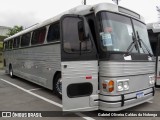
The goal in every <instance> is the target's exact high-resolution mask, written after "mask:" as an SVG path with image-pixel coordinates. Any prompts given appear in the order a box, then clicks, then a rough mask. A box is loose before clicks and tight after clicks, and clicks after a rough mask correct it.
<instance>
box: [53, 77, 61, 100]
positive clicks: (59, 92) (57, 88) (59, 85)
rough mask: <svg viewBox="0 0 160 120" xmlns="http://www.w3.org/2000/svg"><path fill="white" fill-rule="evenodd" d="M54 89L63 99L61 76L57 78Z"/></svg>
mask: <svg viewBox="0 0 160 120" xmlns="http://www.w3.org/2000/svg"><path fill="white" fill-rule="evenodd" d="M53 87H54V92H55V94H56V95H57V96H58V97H59V98H61V99H62V78H61V75H60V74H58V75H57V76H56V78H55V82H54V86H53Z"/></svg>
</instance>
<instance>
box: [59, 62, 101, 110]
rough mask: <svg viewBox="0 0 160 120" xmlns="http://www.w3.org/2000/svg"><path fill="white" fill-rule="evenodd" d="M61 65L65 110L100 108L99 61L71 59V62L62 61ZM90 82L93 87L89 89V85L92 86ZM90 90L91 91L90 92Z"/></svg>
mask: <svg viewBox="0 0 160 120" xmlns="http://www.w3.org/2000/svg"><path fill="white" fill-rule="evenodd" d="M61 66H62V79H63V81H62V83H63V84H62V94H63V99H62V103H63V110H64V111H88V110H97V109H98V92H97V90H98V62H97V61H70V62H62V65H61ZM65 66H66V67H65ZM88 83H89V84H90V85H91V86H92V88H90V89H89V90H88V87H90V85H89V84H88ZM85 84H86V85H85ZM87 84H88V85H87ZM84 86H86V87H84ZM76 88H77V89H76ZM70 89H71V90H70ZM85 89H86V90H85ZM88 91H91V92H89V93H88Z"/></svg>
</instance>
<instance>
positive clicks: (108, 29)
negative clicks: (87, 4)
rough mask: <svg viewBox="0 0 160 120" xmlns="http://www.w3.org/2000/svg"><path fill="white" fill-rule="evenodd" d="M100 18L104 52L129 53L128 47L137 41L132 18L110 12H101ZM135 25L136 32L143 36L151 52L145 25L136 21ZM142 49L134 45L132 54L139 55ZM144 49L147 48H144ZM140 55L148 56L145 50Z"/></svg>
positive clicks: (134, 21)
mask: <svg viewBox="0 0 160 120" xmlns="http://www.w3.org/2000/svg"><path fill="white" fill-rule="evenodd" d="M98 17H99V23H100V26H101V27H100V37H101V48H102V49H103V51H112V52H127V49H128V47H129V46H130V45H131V44H132V42H134V41H135V39H134V38H135V35H134V30H133V25H132V21H131V18H129V17H126V16H123V15H119V14H115V13H109V12H100V13H99V14H98ZM133 24H134V27H135V30H136V31H137V32H139V34H141V35H140V38H141V39H142V40H143V42H144V43H145V44H146V46H147V47H148V48H149V50H151V49H150V44H149V39H148V35H147V29H146V28H145V25H144V24H143V23H141V22H139V21H136V20H133ZM137 47H139V48H137ZM142 47H143V46H142ZM142 47H140V46H139V45H138V44H134V46H133V49H132V51H131V52H132V53H138V49H142ZM143 49H145V48H144V47H143ZM140 53H146V54H148V53H147V52H146V51H145V50H143V51H142V50H140Z"/></svg>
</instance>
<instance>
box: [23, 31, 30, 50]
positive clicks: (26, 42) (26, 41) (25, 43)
mask: <svg viewBox="0 0 160 120" xmlns="http://www.w3.org/2000/svg"><path fill="white" fill-rule="evenodd" d="M30 37H31V33H27V34H24V35H22V38H21V47H26V46H29V42H30Z"/></svg>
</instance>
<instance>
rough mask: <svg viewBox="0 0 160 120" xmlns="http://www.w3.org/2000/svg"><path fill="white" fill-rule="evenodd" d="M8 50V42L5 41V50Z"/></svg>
mask: <svg viewBox="0 0 160 120" xmlns="http://www.w3.org/2000/svg"><path fill="white" fill-rule="evenodd" d="M8 48H9V42H8V41H6V42H5V49H6V50H8Z"/></svg>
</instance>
